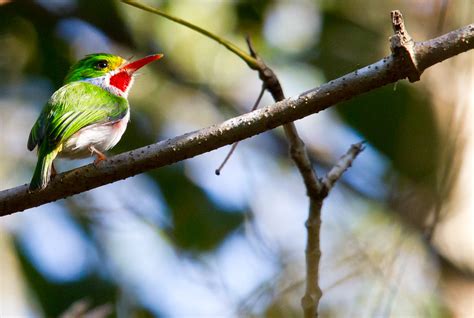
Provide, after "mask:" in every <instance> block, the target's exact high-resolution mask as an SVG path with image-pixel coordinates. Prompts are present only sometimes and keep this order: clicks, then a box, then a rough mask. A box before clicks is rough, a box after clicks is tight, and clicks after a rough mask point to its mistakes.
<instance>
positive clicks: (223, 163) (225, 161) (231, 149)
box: [215, 85, 265, 175]
mask: <svg viewBox="0 0 474 318" xmlns="http://www.w3.org/2000/svg"><path fill="white" fill-rule="evenodd" d="M264 92H265V85H262V88H261V89H260V93H259V94H258V97H257V100H256V101H255V103H254V104H253V107H252V109H251V110H250V111H251V112H253V111H254V110H256V109H257V107H258V104H260V101H261V100H262V97H263V93H264ZM238 144H239V142H238V141H237V142H234V143H233V144H232V147H231V148H230V150H229V152H228V153H227V156H226V157H225V158H224V161H222V163H221V165H220V166H219V168H217V169H216V171H215V173H216V175H220V174H221V171H222V168H224V166H225V164H226V163H227V161H228V160H229V158H230V156H232V154H233V153H234V150H235V148H237V145H238Z"/></svg>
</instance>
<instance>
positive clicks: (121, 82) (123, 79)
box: [110, 71, 132, 92]
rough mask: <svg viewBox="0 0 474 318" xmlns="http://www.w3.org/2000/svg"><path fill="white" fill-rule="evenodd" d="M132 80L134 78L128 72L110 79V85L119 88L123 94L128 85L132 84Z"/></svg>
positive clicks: (120, 73)
mask: <svg viewBox="0 0 474 318" xmlns="http://www.w3.org/2000/svg"><path fill="white" fill-rule="evenodd" d="M131 79H132V77H131V76H130V75H129V74H128V73H127V72H126V71H123V72H119V73H117V74H115V75H113V76H112V77H111V78H110V85H112V86H114V87H116V88H118V89H119V90H121V91H122V92H125V91H126V90H127V87H128V85H129V84H130V80H131Z"/></svg>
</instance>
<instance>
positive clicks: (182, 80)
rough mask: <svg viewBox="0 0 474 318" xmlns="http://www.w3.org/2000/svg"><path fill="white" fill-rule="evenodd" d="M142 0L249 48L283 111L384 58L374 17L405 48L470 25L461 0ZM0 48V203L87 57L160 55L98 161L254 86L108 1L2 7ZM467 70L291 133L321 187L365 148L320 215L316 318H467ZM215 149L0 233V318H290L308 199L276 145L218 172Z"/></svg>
mask: <svg viewBox="0 0 474 318" xmlns="http://www.w3.org/2000/svg"><path fill="white" fill-rule="evenodd" d="M147 3H149V4H152V5H156V6H159V7H160V8H161V9H163V10H165V11H166V12H169V13H171V14H174V15H176V16H178V17H181V18H184V19H187V20H189V21H191V22H193V23H195V24H197V25H199V26H202V27H204V28H207V29H209V30H211V31H213V32H215V33H217V34H219V35H221V36H223V37H225V38H227V39H229V40H231V41H233V42H235V43H236V44H238V45H239V46H240V47H242V48H245V42H244V35H245V34H249V35H250V36H251V37H252V39H253V41H254V43H255V46H256V48H257V50H258V52H259V53H260V54H261V56H262V57H263V58H264V59H265V60H266V61H267V63H268V65H269V66H271V67H272V68H273V69H274V70H275V71H276V73H277V74H278V76H279V77H280V80H281V82H282V85H283V87H284V89H285V93H286V94H287V96H293V95H296V94H299V93H301V92H303V91H305V90H307V89H310V88H313V87H316V86H318V85H320V84H321V83H324V82H326V81H328V80H330V79H332V78H335V77H338V76H341V75H343V74H345V73H347V72H350V71H353V70H354V69H356V68H359V67H362V66H364V65H366V64H368V63H372V62H374V61H376V60H378V59H380V58H382V57H383V56H385V55H388V54H389V49H388V41H387V39H388V36H389V35H390V34H391V25H390V20H389V13H390V10H393V9H400V10H401V11H402V12H403V14H404V16H405V20H406V23H407V26H408V30H409V31H410V32H411V34H412V36H414V38H415V39H418V40H423V39H429V38H431V37H433V36H435V35H438V34H441V33H444V32H447V31H449V30H451V29H454V28H458V27H460V26H462V25H465V24H468V23H472V20H473V10H474V8H473V5H472V2H471V1H464V0H397V1H396V0H389V1H378V0H371V1H365V0H364V1H362V0H351V1H342V0H340V1H338V0H320V1H316V0H314V1H310V0H307V1H305V0H298V1H245V0H241V1H217V0H215V1H214V0H199V1H192V0H177V1H174V0H173V1H171V0H170V1H151V0H149V1H147ZM0 47H1V50H0V75H1V79H2V81H1V83H0V125H1V126H0V136H1V137H0V189H6V188H9V187H13V186H17V185H20V184H23V183H26V182H28V181H29V180H30V177H31V174H32V169H33V167H34V165H35V163H36V157H35V154H34V153H30V152H28V151H27V149H26V140H27V137H28V133H29V130H30V128H31V126H32V124H33V122H34V120H35V118H36V116H37V115H38V113H39V111H40V109H41V107H42V105H43V104H44V103H45V101H46V100H47V98H48V97H49V96H50V94H51V93H52V92H53V91H54V90H55V89H57V88H58V87H60V86H61V83H62V80H63V78H64V76H65V74H66V72H67V70H68V67H69V66H70V65H71V64H72V63H73V62H74V61H76V60H77V59H79V58H81V57H82V56H84V55H85V54H88V53H93V52H111V53H115V54H119V55H122V56H124V57H126V58H132V57H135V58H138V57H141V56H144V55H146V54H150V53H157V52H162V53H164V54H165V58H164V59H163V60H161V61H160V62H157V63H154V64H152V65H150V66H148V67H147V68H146V69H144V70H143V71H142V72H141V74H140V76H139V77H138V78H137V79H136V82H135V85H134V87H133V89H132V92H131V96H130V102H131V105H132V116H131V122H130V124H129V128H128V130H127V132H126V133H125V135H124V138H123V139H122V141H121V142H120V143H119V145H118V146H117V147H116V148H115V149H113V151H111V153H112V154H113V153H119V152H123V151H126V150H130V149H133V148H136V147H140V146H144V145H147V144H150V143H153V142H156V141H158V140H162V139H165V138H168V137H172V136H175V135H178V134H182V133H185V132H188V131H191V130H195V129H199V128H202V127H206V126H208V125H211V124H214V123H218V122H221V121H223V120H225V119H227V118H230V117H233V116H235V115H238V114H240V113H243V112H245V111H247V110H248V109H249V108H250V107H251V105H252V104H253V102H254V99H255V98H256V96H257V94H258V91H259V89H260V83H259V80H258V77H257V74H256V73H255V72H253V71H251V70H249V69H248V68H247V67H246V65H245V64H244V63H243V62H242V61H240V60H239V59H238V58H237V57H236V56H234V55H233V54H231V53H230V52H228V51H226V50H225V49H224V48H223V47H221V46H219V45H217V44H216V43H213V42H211V41H210V40H209V39H207V38H205V37H203V36H201V35H199V34H196V33H195V32H193V31H191V30H188V29H186V28H184V27H182V26H180V25H177V24H174V23H172V22H170V21H167V20H164V19H163V18H160V17H158V16H154V15H151V14H149V13H147V12H143V11H140V10H138V9H136V8H132V7H129V6H127V5H124V4H121V3H120V2H118V1H114V0H101V1H92V0H37V1H28V0H21V1H8V0H0ZM473 65H474V63H473V55H472V53H467V54H464V55H461V56H459V57H456V58H454V59H452V60H449V61H446V62H444V63H443V64H441V65H437V66H435V67H434V68H432V69H429V70H428V71H427V72H426V73H425V74H424V75H423V77H422V80H421V82H418V83H415V84H408V83H406V82H405V81H401V82H399V83H397V84H395V85H390V86H387V87H384V88H381V89H378V90H375V91H372V92H370V93H367V94H365V95H363V96H360V97H358V98H355V99H353V100H351V101H348V102H345V103H342V104H340V105H337V106H336V107H334V108H331V109H329V110H327V111H324V112H322V113H320V114H317V115H313V116H310V117H308V118H305V119H303V120H300V121H298V122H297V127H298V128H299V130H300V132H301V135H302V136H303V139H304V141H305V143H306V145H307V146H308V148H309V151H310V153H311V155H312V159H313V161H314V165H315V167H316V169H317V170H318V171H319V172H320V173H324V171H326V170H327V168H328V167H330V166H331V165H332V164H333V163H334V162H335V161H336V160H337V158H338V157H339V156H340V155H342V153H344V152H345V151H346V150H347V149H348V147H349V145H350V144H351V143H354V142H357V141H360V140H361V139H365V140H367V141H368V147H367V150H366V151H365V152H364V153H363V154H362V155H361V156H360V157H359V158H358V159H357V161H356V163H355V164H354V166H353V167H352V168H351V169H350V171H349V172H348V173H347V174H346V175H345V176H344V178H343V179H342V180H341V182H339V184H338V185H337V187H336V189H335V191H334V192H333V193H332V194H331V196H330V198H328V199H327V200H326V201H325V206H324V209H323V229H322V250H323V258H322V264H321V275H322V277H321V286H322V289H323V292H324V296H323V299H322V302H321V305H320V312H321V314H322V315H323V316H324V317H389V316H391V317H407V316H410V317H415V316H416V317H447V316H454V317H456V316H457V317H467V316H470V315H474V308H473V298H474V274H473V273H474V246H473V245H474V243H473V235H472V226H473V225H474V224H473V223H474V221H473V217H472V213H469V212H470V211H472V208H473V201H472V199H469V197H472V195H470V193H469V192H468V191H469V189H472V187H470V186H472V185H473V184H472V183H473V181H472V180H473V179H474V178H472V177H471V176H473V168H474V167H473V166H472V164H470V162H472V151H470V150H469V149H472V147H470V146H469V145H470V142H469V140H468V139H469V138H467V137H465V136H469V134H470V133H471V132H472V130H469V129H470V128H469V127H471V126H472V121H473V116H472V110H469V107H468V105H469V106H470V107H471V109H472V106H473V103H474V102H473V101H474V96H473V89H472V87H473V85H474V82H473V81H474V80H473V67H474V66H473ZM271 103H272V100H271V98H270V97H269V96H265V98H264V100H263V102H262V104H265V105H268V104H271ZM469 123H470V124H469ZM466 127H467V128H466ZM471 135H472V134H471ZM226 152H227V148H224V149H219V150H216V151H213V152H211V153H208V154H205V155H202V156H199V157H197V158H193V159H190V160H187V161H185V162H182V163H179V164H176V165H173V166H170V167H165V168H162V169H159V170H155V171H150V172H148V173H146V174H143V175H140V176H136V177H134V178H129V179H127V180H125V181H120V182H117V183H115V184H111V185H107V186H104V187H102V188H99V189H95V190H92V191H89V192H86V193H83V194H80V195H77V196H74V197H72V198H67V199H65V200H61V201H58V202H55V203H50V204H48V205H45V206H41V207H38V208H34V209H31V210H28V211H26V212H23V213H18V214H15V215H12V216H9V217H4V218H2V219H1V220H0V253H1V257H0V259H1V262H2V264H1V268H2V270H1V272H0V276H1V284H0V298H1V300H0V316H2V317H58V316H60V315H64V316H65V317H67V316H68V315H69V317H75V316H77V313H78V312H81V311H82V312H84V311H89V312H90V314H91V317H104V316H111V317H194V316H199V317H244V316H245V317H247V316H248V317H262V316H266V317H300V316H301V310H300V305H299V304H300V298H301V296H302V294H303V287H304V245H305V229H304V220H305V218H306V214H307V199H306V197H305V191H304V188H303V185H302V182H301V180H300V178H299V175H298V173H297V171H296V170H295V168H294V167H293V165H292V163H291V161H290V160H289V159H288V155H287V149H286V143H285V140H284V137H283V135H282V131H281V129H275V130H274V131H272V132H267V133H265V134H261V135H259V136H256V137H254V138H252V139H250V140H246V141H244V142H242V143H241V144H240V145H239V147H238V150H237V152H236V154H235V155H234V157H233V158H232V159H231V160H230V162H229V164H228V166H227V167H226V168H225V169H224V170H223V172H222V175H221V176H219V177H217V176H215V175H214V170H215V169H216V168H217V167H218V165H219V163H220V161H221V160H222V159H223V158H224V156H225V154H226ZM469 155H471V156H470V157H469ZM468 158H470V159H468ZM87 162H89V161H87V160H86V161H79V162H59V167H60V170H67V169H70V168H72V167H76V166H78V165H81V164H85V163H87ZM463 176H467V177H463ZM94 315H95V316H94Z"/></svg>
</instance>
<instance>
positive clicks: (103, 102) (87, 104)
mask: <svg viewBox="0 0 474 318" xmlns="http://www.w3.org/2000/svg"><path fill="white" fill-rule="evenodd" d="M127 110H128V102H127V100H126V99H125V98H122V97H118V96H115V95H113V94H111V93H109V92H107V91H106V90H104V89H102V88H100V87H98V86H96V85H93V84H90V83H86V82H73V83H69V84H66V85H64V86H63V87H61V88H60V89H58V90H57V91H56V92H55V93H54V94H53V96H51V98H50V100H49V101H48V103H47V104H46V105H45V107H44V108H43V111H42V113H41V114H40V116H39V117H38V120H37V121H36V123H35V124H34V126H33V128H32V129H31V133H30V137H29V139H28V149H30V150H33V149H34V148H35V146H36V145H38V144H41V143H43V142H47V143H48V144H49V145H50V147H51V148H50V149H54V148H56V147H57V146H58V145H59V144H61V143H62V142H63V141H65V140H67V139H68V138H69V137H71V136H72V135H73V134H74V133H76V132H77V131H79V130H80V129H81V128H84V127H86V126H89V125H92V124H97V123H106V122H110V121H115V120H118V119H121V118H123V117H124V116H125V115H126V113H127Z"/></svg>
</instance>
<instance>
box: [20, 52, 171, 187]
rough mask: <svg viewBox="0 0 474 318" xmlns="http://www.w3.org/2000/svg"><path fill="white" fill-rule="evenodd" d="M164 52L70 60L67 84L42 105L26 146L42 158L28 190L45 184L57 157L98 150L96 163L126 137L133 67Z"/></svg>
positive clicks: (91, 153) (84, 155)
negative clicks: (133, 57)
mask: <svg viewBox="0 0 474 318" xmlns="http://www.w3.org/2000/svg"><path fill="white" fill-rule="evenodd" d="M162 57H163V54H154V55H149V56H146V57H144V58H142V59H139V60H136V61H127V60H126V59H124V58H122V57H120V56H118V55H113V54H109V53H95V54H89V55H86V56H85V57H84V58H83V59H81V60H79V61H78V62H76V63H75V64H73V65H72V66H71V68H70V69H69V72H68V73H67V75H66V78H65V80H64V84H63V86H62V87H60V88H59V89H58V90H57V91H55V92H54V93H53V95H52V96H51V97H50V99H49V100H48V102H47V103H46V104H45V105H44V107H43V109H42V111H41V113H40V115H39V116H38V119H37V120H36V122H35V123H34V125H33V127H32V128H31V132H30V135H29V138H28V144H27V146H28V150H30V151H32V150H34V149H35V148H37V155H38V161H37V163H36V167H35V170H34V173H33V177H32V179H31V182H30V185H29V191H30V192H34V191H39V190H43V189H44V188H46V186H47V185H48V183H49V181H50V179H51V176H52V175H55V174H56V170H55V169H54V164H53V160H54V159H55V158H56V157H62V158H67V159H80V158H87V157H91V156H95V157H96V159H95V160H94V164H95V165H96V166H97V165H98V164H99V163H100V162H101V161H103V160H105V159H106V156H105V154H104V152H105V151H107V150H109V149H111V148H112V147H114V146H115V145H116V144H117V143H118V142H119V140H120V138H121V137H122V135H123V133H124V132H125V130H126V128H127V124H128V122H129V119H130V107H129V103H128V100H127V98H128V93H129V91H130V88H131V87H132V85H133V80H134V75H135V74H136V73H135V72H136V71H137V70H138V69H140V68H141V67H143V66H145V65H146V64H148V63H151V62H153V61H156V60H158V59H160V58H162Z"/></svg>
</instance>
